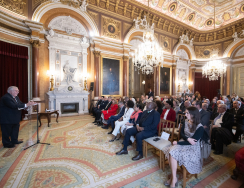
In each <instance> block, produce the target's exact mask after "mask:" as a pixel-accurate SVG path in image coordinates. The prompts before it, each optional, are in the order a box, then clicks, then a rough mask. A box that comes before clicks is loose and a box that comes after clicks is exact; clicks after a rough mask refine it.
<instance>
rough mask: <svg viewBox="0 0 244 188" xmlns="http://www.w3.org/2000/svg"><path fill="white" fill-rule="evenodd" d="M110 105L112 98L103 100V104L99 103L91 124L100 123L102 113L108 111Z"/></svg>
mask: <svg viewBox="0 0 244 188" xmlns="http://www.w3.org/2000/svg"><path fill="white" fill-rule="evenodd" d="M111 105H112V97H108V98H105V99H104V103H101V105H100V107H99V109H98V110H97V111H96V117H95V121H94V122H93V123H98V122H99V121H100V118H101V113H102V111H103V110H108V109H109V107H110V106H111Z"/></svg>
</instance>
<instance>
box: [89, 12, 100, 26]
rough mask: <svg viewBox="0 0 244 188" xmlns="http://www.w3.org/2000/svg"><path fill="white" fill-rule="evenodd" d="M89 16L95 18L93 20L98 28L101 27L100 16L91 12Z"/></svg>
mask: <svg viewBox="0 0 244 188" xmlns="http://www.w3.org/2000/svg"><path fill="white" fill-rule="evenodd" d="M87 12H88V14H90V16H91V17H92V18H93V20H94V21H95V23H96V25H97V27H98V26H99V14H98V13H95V12H91V11H87Z"/></svg>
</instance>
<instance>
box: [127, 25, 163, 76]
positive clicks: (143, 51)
mask: <svg viewBox="0 0 244 188" xmlns="http://www.w3.org/2000/svg"><path fill="white" fill-rule="evenodd" d="M132 62H133V64H134V66H135V67H136V68H137V69H138V70H139V71H141V72H142V74H152V73H153V71H154V67H156V66H158V65H160V64H161V62H163V50H162V48H161V47H160V46H159V45H158V43H157V42H156V41H155V40H154V32H152V29H151V28H147V30H146V31H144V32H143V43H141V44H140V45H139V46H138V49H136V50H135V56H134V57H133V59H132Z"/></svg>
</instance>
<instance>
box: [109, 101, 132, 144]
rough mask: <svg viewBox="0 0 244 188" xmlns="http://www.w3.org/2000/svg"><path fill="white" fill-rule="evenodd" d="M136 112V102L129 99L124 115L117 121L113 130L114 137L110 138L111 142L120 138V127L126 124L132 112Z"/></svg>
mask: <svg viewBox="0 0 244 188" xmlns="http://www.w3.org/2000/svg"><path fill="white" fill-rule="evenodd" d="M133 112H134V102H133V101H131V100H129V101H128V102H127V103H126V109H125V113H124V115H123V116H122V117H121V118H120V119H119V120H117V121H116V122H115V128H114V131H113V132H112V135H113V138H112V139H111V140H109V142H113V141H114V140H119V139H120V134H119V133H120V127H122V126H123V125H125V124H126V123H127V122H129V120H130V116H131V114H132V113H133Z"/></svg>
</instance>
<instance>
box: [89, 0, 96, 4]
mask: <svg viewBox="0 0 244 188" xmlns="http://www.w3.org/2000/svg"><path fill="white" fill-rule="evenodd" d="M88 3H90V4H93V5H95V4H96V1H95V0H89V1H88Z"/></svg>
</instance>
